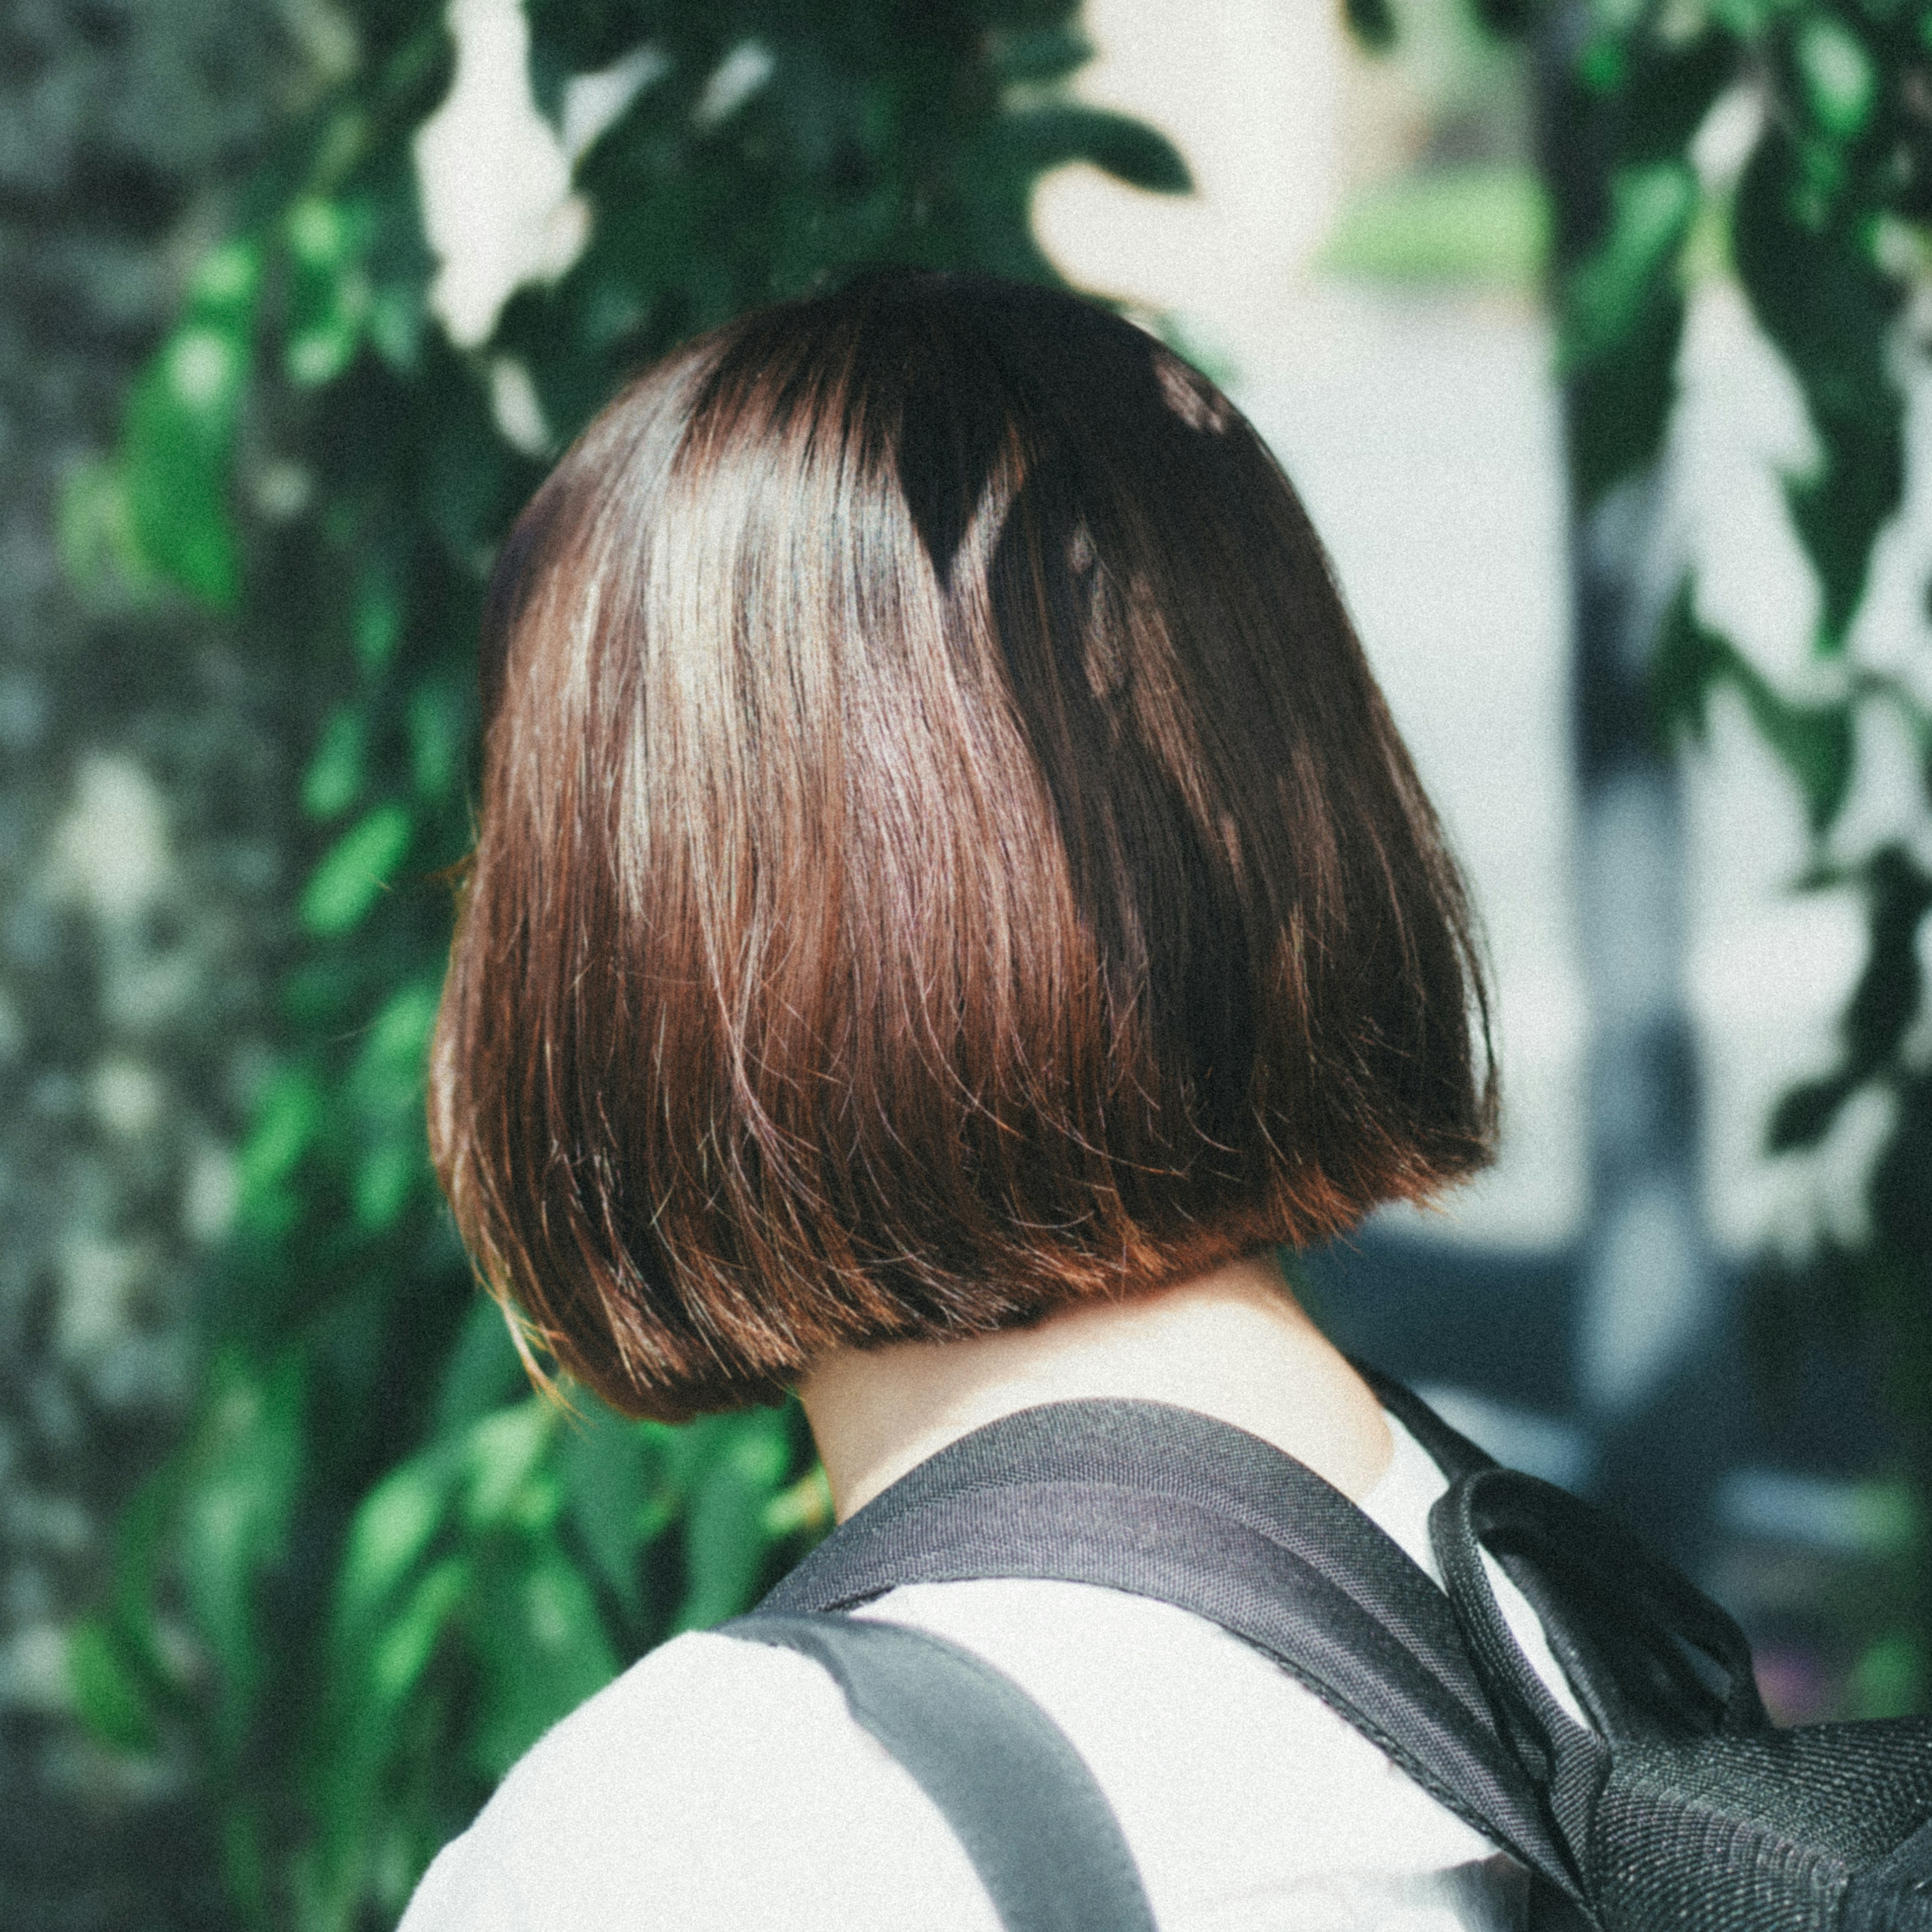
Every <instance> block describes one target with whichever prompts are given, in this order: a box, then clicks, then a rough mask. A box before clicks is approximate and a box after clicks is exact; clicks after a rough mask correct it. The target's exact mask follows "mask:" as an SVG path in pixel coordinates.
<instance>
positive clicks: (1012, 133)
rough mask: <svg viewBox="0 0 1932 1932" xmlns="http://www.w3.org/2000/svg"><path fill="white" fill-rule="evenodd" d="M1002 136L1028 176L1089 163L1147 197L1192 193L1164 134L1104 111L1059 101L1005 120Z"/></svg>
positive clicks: (1181, 164)
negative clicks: (1148, 194) (1141, 189)
mask: <svg viewBox="0 0 1932 1932" xmlns="http://www.w3.org/2000/svg"><path fill="white" fill-rule="evenodd" d="M1003 132H1004V136H1005V139H1006V142H1007V148H1008V151H1009V152H1010V153H1011V154H1013V156H1015V157H1016V159H1017V160H1019V164H1020V165H1021V166H1023V167H1024V168H1025V169H1026V170H1027V171H1028V172H1035V173H1037V172H1045V171H1046V169H1049V168H1056V167H1060V166H1064V164H1065V163H1067V162H1069V161H1090V162H1091V163H1093V165H1094V166H1095V167H1097V168H1099V169H1101V170H1102V172H1104V173H1106V174H1110V175H1113V176H1114V177H1115V179H1116V180H1118V181H1125V182H1126V183H1127V184H1128V185H1129V186H1130V187H1139V188H1145V189H1146V190H1148V192H1149V193H1154V194H1189V193H1193V187H1194V181H1193V176H1192V175H1190V174H1189V173H1188V172H1187V163H1186V162H1185V161H1184V160H1182V159H1181V154H1180V151H1179V150H1178V148H1175V145H1174V143H1173V142H1172V141H1170V140H1169V139H1168V138H1167V136H1166V135H1165V134H1163V133H1158V132H1157V131H1156V130H1154V128H1152V127H1149V126H1148V124H1146V122H1145V121H1136V120H1134V119H1133V118H1131V117H1130V116H1129V115H1125V114H1116V113H1112V112H1111V111H1110V110H1108V109H1106V108H1104V107H1083V106H1082V105H1080V104H1078V103H1076V102H1073V101H1062V102H1057V103H1055V104H1054V105H1052V107H1036V108H1031V109H1028V110H1024V111H1022V112H1019V113H1014V114H1011V115H1008V116H1007V119H1006V121H1005V123H1004V129H1003Z"/></svg>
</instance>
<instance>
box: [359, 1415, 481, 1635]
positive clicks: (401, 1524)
mask: <svg viewBox="0 0 1932 1932" xmlns="http://www.w3.org/2000/svg"><path fill="white" fill-rule="evenodd" d="M457 1469H458V1463H457V1461H456V1459H455V1457H452V1456H451V1455H450V1454H449V1453H448V1452H447V1451H446V1450H444V1449H437V1450H434V1451H431V1452H429V1453H428V1454H425V1455H422V1456H418V1457H412V1458H411V1459H410V1461H408V1462H407V1463H404V1464H403V1465H402V1466H401V1467H400V1468H399V1469H392V1471H391V1472H389V1475H387V1476H386V1477H385V1478H383V1481H381V1482H380V1483H379V1484H377V1486H376V1487H375V1488H374V1489H373V1490H371V1491H370V1492H369V1493H368V1495H367V1496H365V1497H364V1498H363V1499H362V1503H361V1504H360V1505H359V1507H358V1508H357V1510H356V1515H355V1518H354V1520H353V1522H352V1523H350V1529H349V1539H348V1541H347V1544H345V1545H344V1549H343V1556H342V1562H341V1567H340V1568H338V1571H337V1572H336V1577H335V1613H334V1625H335V1641H336V1642H337V1643H338V1645H347V1644H352V1643H357V1642H359V1641H364V1640H366V1637H367V1634H368V1632H369V1631H371V1630H373V1629H374V1628H375V1627H376V1625H377V1623H378V1622H379V1621H380V1618H381V1616H382V1613H383V1610H384V1609H385V1607H386V1606H387V1605H388V1604H389V1603H390V1601H392V1599H393V1598H395V1596H396V1595H397V1594H398V1592H400V1591H401V1589H402V1587H403V1585H404V1583H405V1582H406V1581H407V1579H408V1577H409V1576H410V1574H411V1572H412V1571H414V1570H415V1568H416V1566H417V1565H418V1564H419V1562H421V1561H422V1558H423V1557H424V1556H425V1555H426V1554H427V1553H428V1550H429V1547H430V1545H431V1542H432V1541H433V1540H434V1538H435V1536H436V1533H437V1531H438V1530H439V1529H440V1528H442V1526H443V1523H444V1521H445V1520H446V1517H447V1515H448V1513H449V1508H450V1505H451V1500H452V1495H453V1493H454V1488H455V1476H456V1473H457Z"/></svg>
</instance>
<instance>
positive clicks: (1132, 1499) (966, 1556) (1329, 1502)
mask: <svg viewBox="0 0 1932 1932" xmlns="http://www.w3.org/2000/svg"><path fill="white" fill-rule="evenodd" d="M1406 1406H1407V1404H1406V1403H1405V1404H1404V1405H1403V1407H1404V1408H1406ZM1396 1412H1397V1414H1398V1415H1403V1409H1397V1411H1396ZM1403 1420H1404V1421H1405V1422H1406V1421H1408V1418H1407V1416H1406V1415H1403ZM1432 1420H1433V1418H1432ZM1438 1432H1439V1433H1441V1435H1442V1436H1444V1437H1445V1438H1448V1439H1450V1441H1449V1442H1445V1445H1444V1447H1445V1450H1449V1451H1451V1452H1452V1453H1453V1452H1454V1445H1460V1448H1461V1449H1462V1450H1463V1451H1467V1454H1468V1456H1469V1458H1472V1459H1475V1460H1476V1461H1477V1462H1478V1463H1486V1462H1487V1460H1488V1459H1487V1458H1485V1457H1481V1452H1480V1451H1476V1450H1475V1449H1474V1448H1472V1446H1471V1445H1467V1444H1464V1443H1463V1441H1462V1439H1461V1438H1460V1437H1455V1436H1454V1432H1453V1431H1450V1430H1448V1429H1447V1428H1446V1426H1445V1425H1443V1424H1439V1423H1438V1424H1436V1425H1435V1428H1434V1430H1431V1432H1430V1433H1432V1434H1435V1433H1438ZM1424 1446H1425V1447H1426V1448H1430V1449H1431V1450H1432V1451H1435V1450H1436V1444H1435V1443H1433V1442H1425V1443H1424ZM1445 1460H1446V1458H1445ZM1458 1460H1460V1457H1459V1458H1458ZM1450 1473H1451V1474H1454V1473H1457V1471H1455V1470H1454V1469H1451V1471H1450ZM970 1577H1036V1578H1052V1579H1058V1580H1064V1581H1067V1582H1070V1583H1096V1584H1100V1585H1103V1586H1106V1587H1107V1588H1109V1589H1117V1590H1122V1591H1125V1592H1129V1593H1130V1594H1131V1595H1136V1596H1145V1597H1152V1598H1157V1599H1159V1600H1160V1601H1163V1602H1166V1603H1169V1604H1175V1605H1176V1606H1178V1607H1179V1608H1181V1609H1182V1610H1188V1611H1191V1612H1192V1613H1194V1614H1195V1615H1196V1616H1202V1617H1205V1618H1207V1619H1209V1620H1210V1621H1211V1622H1214V1623H1217V1624H1219V1625H1221V1626H1222V1627H1223V1628H1224V1629H1226V1630H1227V1631H1230V1632H1232V1634H1234V1635H1235V1636H1237V1637H1241V1638H1242V1639H1243V1640H1244V1641H1245V1642H1247V1643H1250V1644H1252V1645H1253V1646H1255V1647H1256V1649H1259V1650H1261V1651H1262V1652H1264V1653H1265V1655H1268V1656H1269V1657H1270V1658H1272V1659H1274V1661H1275V1662H1276V1663H1277V1664H1280V1666H1281V1667H1282V1668H1283V1669H1284V1670H1287V1671H1288V1672H1289V1673H1290V1674H1291V1675H1292V1676H1295V1677H1296V1678H1297V1679H1299V1680H1300V1681H1301V1682H1302V1683H1303V1684H1304V1685H1307V1688H1309V1689H1310V1690H1311V1691H1313V1692H1314V1693H1315V1694H1316V1696H1318V1697H1321V1698H1322V1700H1324V1701H1325V1703H1328V1704H1329V1705H1330V1706H1331V1707H1332V1708H1333V1709H1335V1710H1336V1711H1337V1712H1339V1713H1340V1715H1342V1716H1343V1718H1346V1720H1347V1721H1349V1723H1350V1724H1352V1725H1353V1726H1354V1727H1355V1728H1356V1729H1357V1730H1359V1731H1361V1732H1362V1733H1364V1735H1366V1736H1368V1737H1369V1738H1370V1739H1373V1741H1374V1742H1376V1743H1377V1744H1378V1745H1380V1746H1381V1747H1382V1749H1384V1750H1385V1751H1387V1752H1388V1754H1389V1755H1390V1756H1391V1757H1393V1758H1394V1760H1396V1762H1397V1763H1399V1764H1400V1765H1401V1766H1402V1767H1403V1769H1404V1770H1405V1771H1406V1772H1408V1773H1409V1775H1410V1776H1411V1777H1412V1778H1415V1780H1416V1781H1417V1782H1418V1783H1419V1784H1421V1785H1422V1786H1423V1787H1424V1788H1425V1789H1426V1790H1429V1791H1430V1792H1431V1793H1433V1794H1434V1796H1436V1798H1438V1799H1439V1800H1440V1801H1441V1802H1442V1803H1443V1804H1445V1805H1448V1807H1449V1808H1450V1809H1451V1810H1452V1811H1455V1812H1457V1814H1459V1815H1460V1816H1461V1817H1463V1818H1465V1819H1466V1820H1468V1821H1469V1823H1471V1824H1472V1825H1474V1826H1475V1827H1476V1828H1477V1829H1478V1830H1480V1831H1481V1832H1483V1833H1484V1835H1486V1836H1487V1837H1488V1838H1490V1839H1492V1840H1493V1841H1494V1842H1495V1843H1497V1844H1499V1845H1500V1846H1502V1848H1503V1849H1505V1850H1506V1851H1508V1852H1511V1854H1512V1855H1514V1856H1515V1857H1516V1858H1518V1859H1520V1861H1522V1862H1523V1863H1524V1864H1527V1865H1529V1867H1531V1868H1532V1870H1535V1871H1537V1872H1538V1873H1541V1875H1542V1876H1544V1879H1546V1880H1547V1882H1550V1883H1551V1884H1553V1885H1556V1887H1557V1888H1559V1890H1561V1891H1562V1892H1563V1893H1564V1894H1565V1896H1566V1897H1569V1898H1571V1899H1572V1900H1574V1899H1577V1898H1579V1897H1580V1895H1581V1894H1580V1889H1579V1888H1578V1885H1577V1879H1576V1876H1575V1873H1574V1871H1573V1870H1572V1869H1571V1864H1570V1862H1569V1860H1568V1855H1567V1854H1566V1853H1565V1852H1564V1851H1563V1850H1562V1849H1560V1848H1559V1841H1558V1839H1557V1838H1556V1835H1555V1834H1554V1833H1553V1832H1552V1830H1551V1829H1550V1823H1549V1820H1548V1819H1547V1815H1546V1814H1545V1812H1544V1808H1543V1805H1542V1802H1541V1799H1539V1797H1538V1793H1537V1792H1536V1790H1535V1787H1533V1786H1532V1784H1531V1782H1530V1781H1529V1778H1528V1776H1527V1775H1526V1772H1524V1770H1523V1766H1521V1764H1520V1763H1519V1762H1518V1761H1517V1759H1516V1757H1514V1754H1512V1753H1511V1751H1510V1750H1509V1748H1508V1746H1507V1745H1505V1743H1504V1742H1503V1740H1502V1737H1501V1736H1500V1735H1499V1733H1498V1730H1497V1727H1496V1716H1495V1714H1494V1712H1493V1709H1492V1707H1491V1706H1490V1701H1489V1698H1488V1695H1487V1693H1486V1691H1484V1688H1483V1687H1482V1685H1481V1682H1480V1681H1479V1680H1478V1677H1477V1676H1476V1673H1475V1669H1474V1667H1473V1666H1472V1663H1471V1661H1470V1658H1469V1652H1468V1649H1467V1648H1466V1643H1465V1640H1464V1639H1463V1634H1462V1632H1461V1631H1460V1628H1458V1626H1457V1622H1456V1619H1455V1616H1454V1612H1453V1611H1452V1610H1451V1607H1450V1604H1449V1602H1448V1598H1445V1596H1444V1595H1443V1594H1442V1592H1441V1591H1440V1590H1439V1589H1437V1588H1436V1585H1435V1584H1434V1583H1433V1582H1432V1581H1431V1580H1430V1578H1429V1577H1427V1575H1426V1574H1424V1572H1423V1571H1421V1570H1420V1569H1418V1568H1417V1567H1416V1565H1415V1564H1414V1563H1413V1562H1412V1561H1411V1560H1410V1559H1409V1557H1408V1556H1406V1554H1405V1553H1403V1550H1401V1549H1400V1547H1398V1546H1397V1544H1395V1543H1394V1542H1393V1541H1391V1539H1390V1538H1388V1536H1387V1535H1385V1534H1384V1532H1382V1529H1380V1528H1379V1526H1377V1525H1376V1524H1375V1523H1373V1522H1372V1521H1371V1520H1370V1519H1369V1518H1368V1517H1366V1516H1364V1514H1362V1512H1361V1511H1360V1510H1358V1508H1356V1507H1355V1505H1354V1504H1353V1503H1352V1502H1349V1500H1348V1499H1347V1498H1346V1497H1345V1496H1342V1495H1341V1494H1340V1493H1339V1492H1338V1491H1337V1490H1334V1488H1332V1487H1331V1486H1330V1485H1329V1484H1327V1483H1326V1482H1325V1481H1322V1478H1320V1477H1319V1476H1317V1475H1315V1473H1314V1472H1313V1471H1312V1470H1310V1469H1307V1468H1305V1467H1304V1466H1303V1465H1302V1464H1301V1463H1298V1462H1296V1461H1295V1460H1294V1459H1293V1458H1292V1457H1289V1456H1286V1455H1284V1454H1283V1453H1282V1452H1281V1451H1279V1450H1277V1449H1276V1448H1274V1447H1273V1446H1272V1445H1270V1444H1268V1443H1265V1442H1262V1441H1261V1440H1260V1439H1259V1438H1258V1437H1256V1436H1250V1435H1249V1434H1247V1433H1246V1432H1245V1431H1244V1430H1239V1429H1235V1428H1232V1427H1229V1425H1228V1424H1225V1423H1221V1422H1217V1421H1214V1420H1213V1419H1212V1418H1209V1417H1207V1416H1204V1415H1198V1414H1196V1412H1193V1411H1192V1410H1189V1409H1177V1408H1173V1407H1171V1406H1168V1405H1166V1404H1165V1403H1142V1402H1108V1401H1088V1402H1075V1403H1054V1404H1051V1405H1049V1406H1046V1407H1043V1408H1040V1409H1027V1410H1023V1411H1022V1412H1019V1414H1017V1415H1010V1416H1006V1417H1004V1418H1001V1420H1000V1421H997V1422H995V1423H992V1424H989V1425H988V1426H987V1427H986V1428H983V1429H981V1430H976V1431H974V1433H972V1434H971V1435H969V1436H965V1437H962V1439H960V1440H959V1441H958V1442H954V1443H953V1444H951V1445H949V1446H948V1447H947V1448H945V1449H943V1450H941V1451H940V1452H939V1454H937V1455H936V1456H934V1457H931V1458H930V1459H929V1460H927V1461H926V1462H925V1463H922V1464H920V1465H919V1467H918V1468H917V1469H914V1470H913V1471H912V1472H910V1474H909V1475H906V1476H904V1477H903V1478H901V1480H900V1481H898V1482H897V1483H895V1484H893V1485H892V1487H891V1488H890V1489H889V1490H886V1492H885V1493H883V1495H881V1496H877V1497H876V1498H874V1500H873V1501H872V1502H870V1503H868V1505H866V1506H865V1508H863V1509H862V1510H860V1511H858V1512H857V1513H856V1514H855V1515H854V1516H853V1517H851V1518H850V1520H849V1521H847V1523H844V1524H842V1525H841V1526H840V1527H839V1528H838V1529H837V1530H836V1531H835V1532H833V1533H832V1535H831V1536H829V1538H826V1541H824V1542H823V1543H822V1544H820V1545H819V1547H817V1550H814V1551H813V1552H812V1553H811V1555H810V1556H808V1557H806V1559H805V1561H804V1562H802V1563H801V1564H800V1565H799V1566H798V1568H796V1569H795V1570H793V1571H792V1572H791V1574H790V1575H789V1576H788V1577H786V1578H784V1580H783V1581H782V1582H781V1583H779V1584H778V1586H777V1588H776V1589H774V1590H773V1591H772V1592H771V1594H770V1595H769V1596H767V1597H766V1598H765V1600H764V1602H763V1604H761V1605H760V1613H769V1614H772V1615H778V1616H791V1615H796V1614H799V1613H813V1612H819V1611H826V1610H841V1609H847V1608H850V1607H852V1606H853V1605H854V1604H861V1603H864V1602H866V1601H869V1600H870V1599H872V1598H876V1597H878V1596H880V1595H883V1593H884V1592H886V1591H887V1590H889V1589H894V1588H895V1587H896V1586H899V1585H901V1584H906V1583H948V1582H956V1581H959V1580H964V1579H966V1578H970Z"/></svg>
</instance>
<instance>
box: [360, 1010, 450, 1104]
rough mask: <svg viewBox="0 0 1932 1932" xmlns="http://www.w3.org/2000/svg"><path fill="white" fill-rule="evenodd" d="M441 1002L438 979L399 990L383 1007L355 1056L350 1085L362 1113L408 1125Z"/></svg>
mask: <svg viewBox="0 0 1932 1932" xmlns="http://www.w3.org/2000/svg"><path fill="white" fill-rule="evenodd" d="M442 1000H443V986H442V982H441V980H440V978H436V977H426V978H424V979H421V980H417V981H416V983H414V984H413V985H411V986H404V987H401V988H399V989H398V990H397V991H396V992H394V993H392V994H391V995H389V998H388V999H387V1000H386V1001H384V1003H383V1008H382V1010H381V1011H380V1013H377V1016H376V1018H375V1019H374V1022H373V1023H372V1024H371V1026H370V1028H369V1031H368V1034H367V1036H366V1037H365V1039H364V1040H363V1043H362V1052H359V1054H358V1055H356V1065H355V1067H354V1069H353V1071H352V1072H351V1073H350V1088H351V1089H352V1091H353V1092H354V1094H355V1095H356V1100H357V1101H358V1103H359V1104H360V1106H362V1108H363V1109H364V1110H365V1112H372V1113H374V1114H377V1115H383V1116H387V1117H390V1118H393V1117H395V1115H398V1114H402V1115H407V1116H408V1117H409V1118H410V1120H411V1121H412V1122H413V1121H415V1119H416V1115H417V1112H418V1109H419V1108H420V1107H421V1106H422V1085H423V1066H424V1061H425V1059H426V1058H427V1057H428V1053H429V1042H430V1036H431V1034H433V1033H434V1031H436V1016H437V1009H438V1007H440V1005H441V1004H442Z"/></svg>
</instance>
